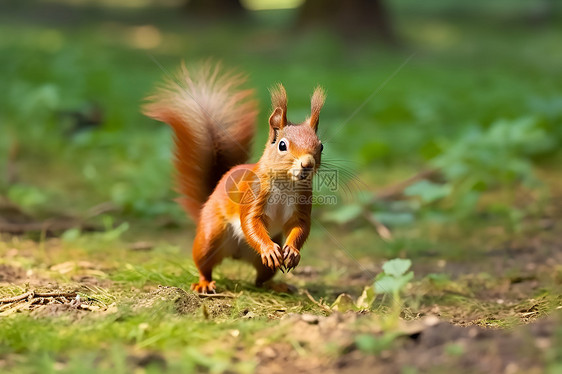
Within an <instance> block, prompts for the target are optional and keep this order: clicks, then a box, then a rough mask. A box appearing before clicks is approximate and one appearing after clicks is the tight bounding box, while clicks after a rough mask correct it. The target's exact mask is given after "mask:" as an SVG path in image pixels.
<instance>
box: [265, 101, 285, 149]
mask: <svg viewBox="0 0 562 374" xmlns="http://www.w3.org/2000/svg"><path fill="white" fill-rule="evenodd" d="M286 125H287V116H286V115H285V112H284V111H283V109H281V108H275V110H274V111H273V113H272V114H271V117H269V138H270V139H269V142H270V143H273V142H275V138H276V135H277V131H278V130H281V129H282V128H283V127H285V126H286Z"/></svg>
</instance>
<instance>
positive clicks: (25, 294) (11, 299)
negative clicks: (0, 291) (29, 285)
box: [0, 291, 35, 304]
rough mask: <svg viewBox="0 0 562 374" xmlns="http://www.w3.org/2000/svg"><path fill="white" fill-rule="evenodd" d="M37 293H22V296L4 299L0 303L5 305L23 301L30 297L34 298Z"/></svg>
mask: <svg viewBox="0 0 562 374" xmlns="http://www.w3.org/2000/svg"><path fill="white" fill-rule="evenodd" d="M34 296H35V293H34V292H33V291H27V292H26V293H22V294H21V295H18V296H13V297H6V298H4V299H0V303H2V304H5V303H15V302H17V301H21V300H24V299H27V298H28V297H34Z"/></svg>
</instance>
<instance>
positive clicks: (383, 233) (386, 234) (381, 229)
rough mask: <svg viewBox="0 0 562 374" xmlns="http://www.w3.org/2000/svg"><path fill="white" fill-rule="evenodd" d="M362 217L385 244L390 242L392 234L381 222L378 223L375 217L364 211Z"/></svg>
mask: <svg viewBox="0 0 562 374" xmlns="http://www.w3.org/2000/svg"><path fill="white" fill-rule="evenodd" d="M363 217H365V219H366V220H367V221H368V222H369V223H370V224H371V225H373V226H374V227H375V230H376V231H377V233H378V234H379V236H380V237H381V239H382V240H384V241H385V242H388V241H391V240H392V233H391V232H390V230H389V229H388V227H386V226H385V225H383V224H382V223H381V222H379V221H378V220H377V219H376V218H375V217H373V214H371V212H369V211H368V210H365V211H364V212H363Z"/></svg>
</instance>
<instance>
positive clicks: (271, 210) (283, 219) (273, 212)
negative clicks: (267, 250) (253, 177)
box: [264, 186, 296, 236]
mask: <svg viewBox="0 0 562 374" xmlns="http://www.w3.org/2000/svg"><path fill="white" fill-rule="evenodd" d="M295 197H296V194H295V193H294V192H292V191H283V190H281V189H279V188H278V187H277V186H274V187H273V188H272V189H271V192H270V194H269V198H268V199H267V203H266V205H265V211H264V213H265V215H266V216H267V218H268V221H269V225H268V228H267V230H268V232H269V235H270V236H274V235H277V234H280V233H282V232H283V226H285V224H286V223H287V221H288V220H289V219H290V218H291V217H292V216H293V214H295V204H296V201H294V200H295Z"/></svg>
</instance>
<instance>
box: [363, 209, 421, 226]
mask: <svg viewBox="0 0 562 374" xmlns="http://www.w3.org/2000/svg"><path fill="white" fill-rule="evenodd" d="M373 217H375V219H376V220H377V221H379V222H380V223H382V224H384V225H388V226H405V225H408V224H410V223H412V222H414V215H413V214H412V213H410V212H376V213H374V214H373Z"/></svg>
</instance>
